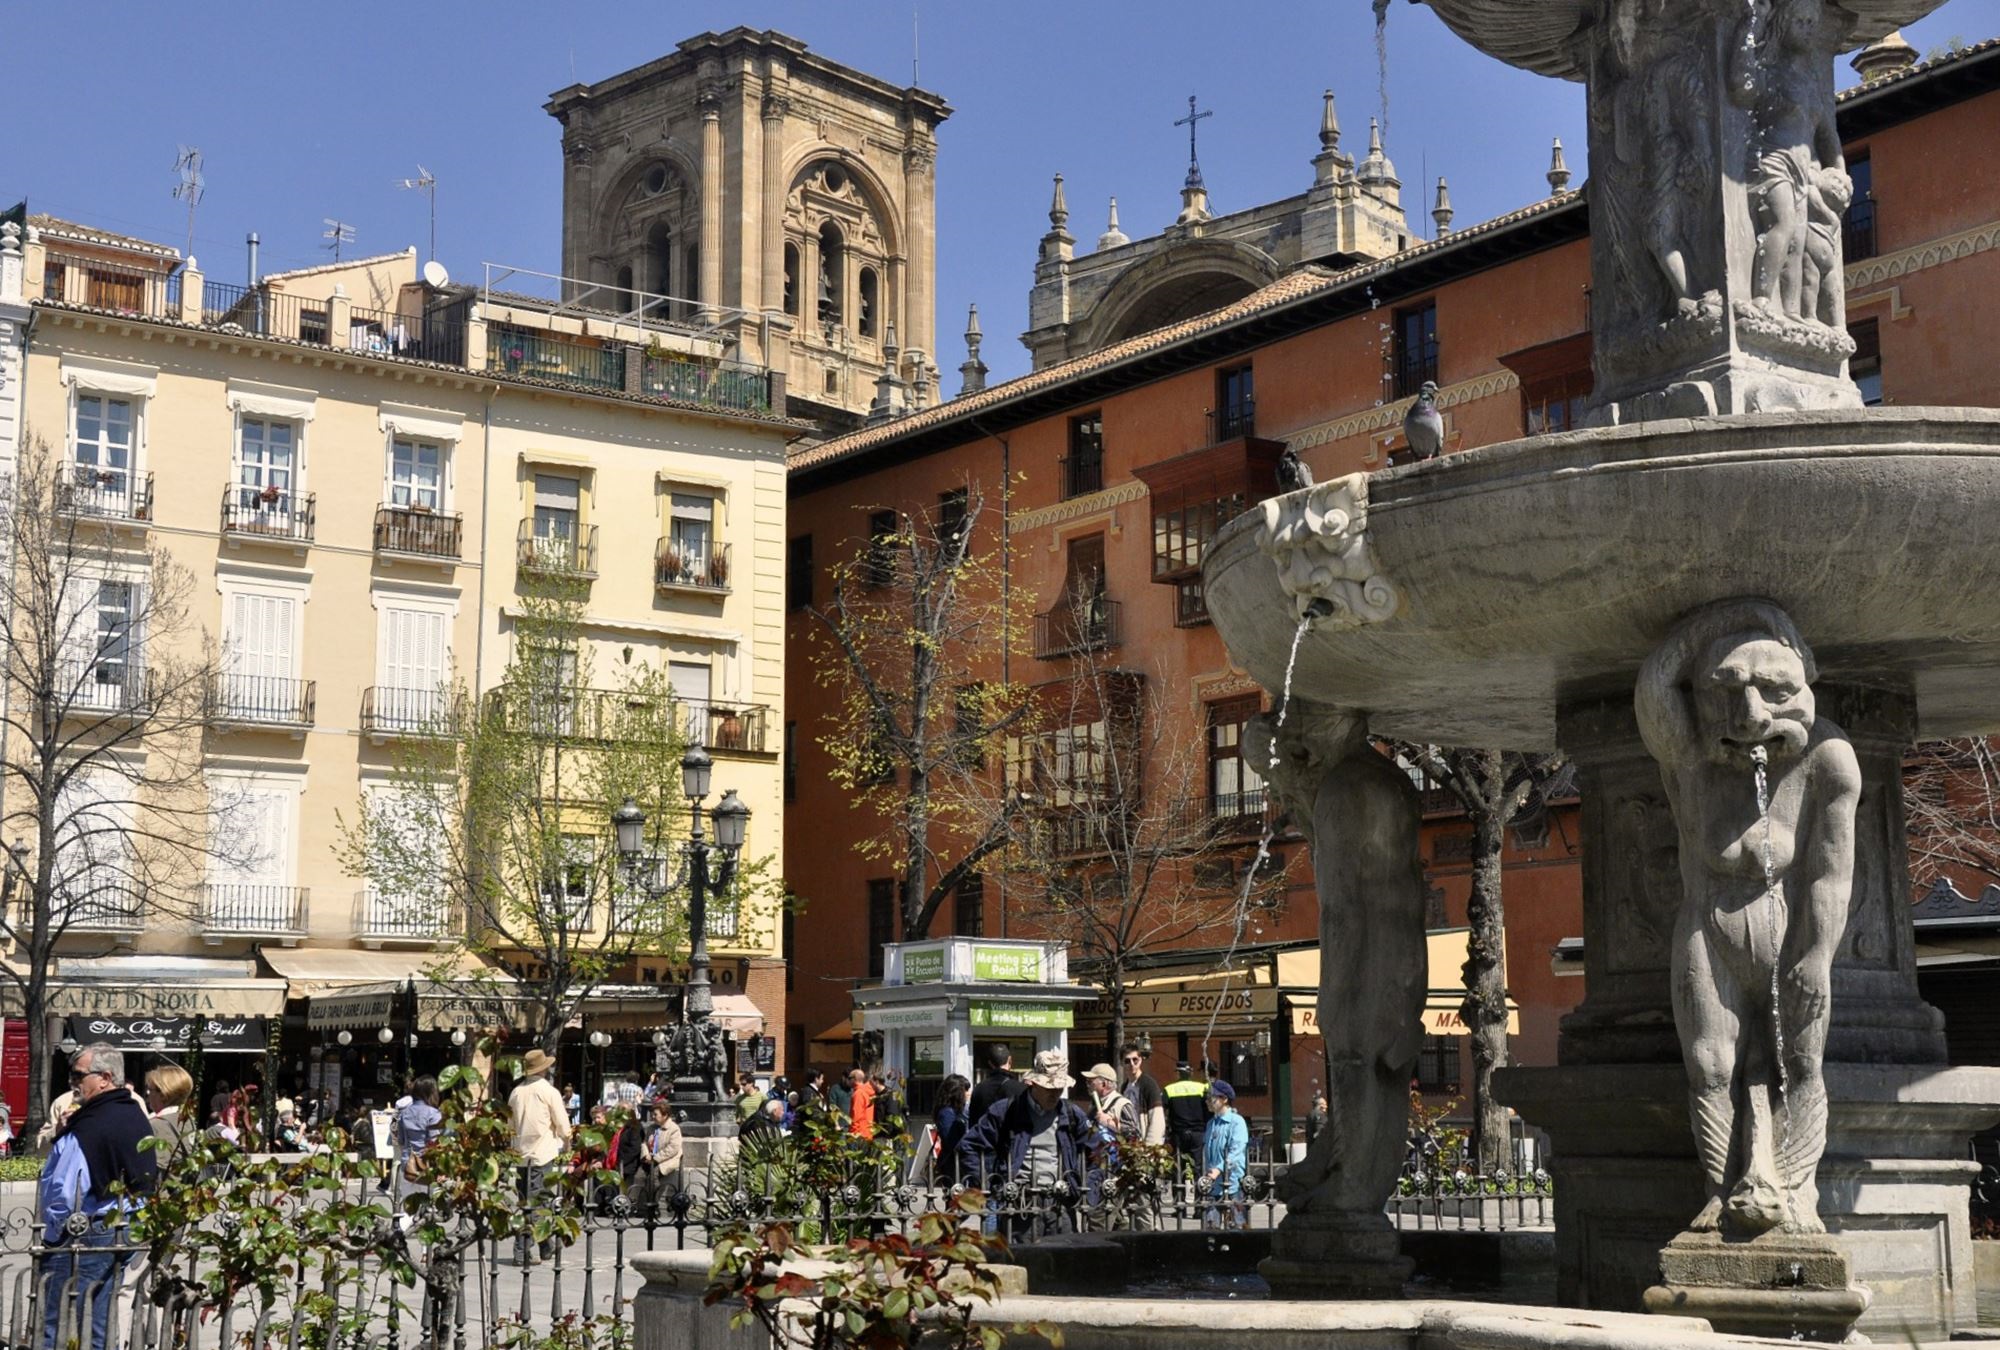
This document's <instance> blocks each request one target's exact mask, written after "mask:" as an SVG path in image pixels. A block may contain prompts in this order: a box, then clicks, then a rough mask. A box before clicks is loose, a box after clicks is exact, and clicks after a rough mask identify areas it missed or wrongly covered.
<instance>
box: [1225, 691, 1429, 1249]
mask: <svg viewBox="0 0 2000 1350" xmlns="http://www.w3.org/2000/svg"><path fill="white" fill-rule="evenodd" d="M1273 722H1274V719H1272V718H1271V717H1269V716H1264V717H1259V718H1254V719H1252V721H1251V723H1250V726H1249V728H1248V730H1247V732H1246V735H1245V738H1244V752H1245V754H1246V756H1247V757H1248V761H1247V762H1248V763H1249V764H1250V766H1251V767H1252V768H1254V769H1255V770H1256V771H1257V772H1258V773H1259V774H1261V775H1263V776H1264V778H1265V779H1266V780H1267V781H1268V782H1269V783H1270V784H1271V786H1272V788H1273V789H1274V790H1275V791H1276V793H1277V796H1278V799H1279V801H1280V802H1281V803H1282V804H1283V805H1284V807H1285V809H1286V811H1287V812H1288V813H1289V815H1290V816H1291V820H1292V823H1293V824H1294V825H1295V826H1297V827H1298V828H1299V830H1300V831H1301V832H1302V833H1303V834H1304V835H1305V836H1306V838H1307V840H1308V842H1309V843H1310V844H1311V846H1312V851H1313V872H1314V876H1315V878H1316V879H1317V883H1318V888H1319V936H1320V988H1319V1024H1320V1033H1321V1035H1322V1037H1323V1038H1324V1040H1325V1045H1326V1057H1327V1074H1328V1078H1327V1094H1326V1095H1327V1101H1328V1102H1329V1104H1330V1106H1329V1109H1330V1111H1331V1115H1330V1116H1329V1118H1328V1121H1327V1124H1326V1127H1325V1128H1324V1129H1322V1130H1321V1131H1320V1132H1319V1133H1318V1134H1317V1135H1316V1136H1315V1137H1314V1139H1313V1143H1312V1145H1311V1147H1310V1148H1309V1149H1308V1150H1307V1154H1306V1158H1305V1160H1304V1161H1303V1162H1301V1163H1299V1164H1298V1165H1296V1166H1295V1167H1293V1168H1292V1169H1291V1170H1290V1172H1288V1173H1287V1174H1286V1175H1285V1177H1284V1178H1283V1179H1282V1180H1281V1181H1280V1182H1279V1183H1278V1189H1279V1194H1280V1196H1281V1198H1283V1200H1284V1201H1285V1204H1286V1206H1287V1208H1288V1209H1289V1211H1290V1212H1291V1213H1292V1214H1295V1215H1300V1216H1311V1217H1310V1219H1309V1220H1308V1221H1309V1222H1312V1223H1316V1224H1319V1225H1321V1226H1329V1227H1350V1228H1353V1229H1354V1230H1356V1232H1357V1234H1359V1233H1360V1232H1361V1231H1364V1230H1369V1231H1372V1230H1374V1229H1376V1228H1378V1227H1379V1228H1382V1229H1384V1230H1385V1231H1386V1228H1387V1220H1386V1219H1385V1218H1384V1217H1383V1206H1384V1205H1386V1204H1387V1203H1388V1199H1389V1196H1390V1194H1391V1192H1393V1191H1394V1190H1395V1187H1396V1179H1397V1176H1398V1174H1399V1172H1400V1170H1401V1168H1402V1163H1403V1155H1404V1150H1405V1147H1406V1144H1407V1142H1408V1138H1409V1108H1410V1079H1411V1077H1412V1075H1413V1073H1414V1070H1415V1067H1416V1061H1417V1052H1418V1050H1419V1049H1420V1048H1421V1047H1422V1045H1423V1007H1424V993H1425V988H1426V985H1427V983H1428V973H1427V970H1426V965H1425V962H1426V948H1425V942H1424V882H1423V865H1422V863H1421V861H1420V859H1419V856H1418V851H1417V829H1418V823H1419V821H1420V818H1421V813H1420V811H1419V809H1418V804H1417V796H1416V789H1415V787H1414V786H1412V784H1411V782H1410V779H1409V776H1408V775H1407V774H1405V773H1403V772H1402V771H1401V770H1400V769H1398V768H1397V767H1396V766H1395V764H1394V763H1393V762H1392V761H1391V760H1389V758H1388V757H1387V756H1385V755H1383V754H1381V753H1379V752H1378V751H1377V750H1376V749H1375V748H1374V746H1373V745H1372V744H1370V742H1369V740H1368V734H1367V728H1366V726H1365V725H1364V724H1363V722H1362V721H1361V719H1360V718H1358V717H1354V716H1350V715H1347V714H1344V713H1341V712H1339V711H1336V710H1335V709H1332V708H1327V707H1322V706H1317V705H1314V704H1311V703H1306V702H1304V701H1303V700H1298V699H1294V700H1293V701H1292V704H1291V709H1290V712H1289V714H1288V716H1287V717H1286V721H1285V725H1284V726H1283V727H1282V728H1277V727H1275V726H1274V725H1273ZM1287 1223H1288V1224H1289V1223H1291V1220H1290V1219H1289V1218H1288V1219H1287ZM1389 1236H1390V1238H1391V1239H1392V1240H1391V1242H1390V1243H1389V1247H1390V1249H1391V1251H1393V1248H1394V1242H1393V1237H1394V1234H1393V1233H1390V1234H1389Z"/></svg>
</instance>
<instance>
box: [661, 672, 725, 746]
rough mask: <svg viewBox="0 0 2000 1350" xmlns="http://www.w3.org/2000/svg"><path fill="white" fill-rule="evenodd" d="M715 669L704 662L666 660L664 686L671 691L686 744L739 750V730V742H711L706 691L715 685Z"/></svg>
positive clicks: (708, 692)
mask: <svg viewBox="0 0 2000 1350" xmlns="http://www.w3.org/2000/svg"><path fill="white" fill-rule="evenodd" d="M714 681H715V672H714V669H713V668H712V667H711V666H710V665H709V663H708V662H706V661H669V662H667V687H668V688H669V689H671V690H672V691H673V695H674V706H675V708H676V710H677V711H678V714H679V716H680V719H681V728H680V730H681V734H682V735H683V736H685V737H687V741H688V744H689V745H699V746H704V747H707V748H709V749H737V750H740V749H742V748H743V747H742V745H741V732H740V730H739V732H738V734H737V740H738V744H736V745H734V746H718V745H715V744H714V743H713V740H712V737H711V732H712V731H714V730H715V728H713V727H712V726H711V725H710V724H711V721H712V720H713V717H712V707H711V705H710V702H709V694H710V692H711V690H712V688H713V686H714Z"/></svg>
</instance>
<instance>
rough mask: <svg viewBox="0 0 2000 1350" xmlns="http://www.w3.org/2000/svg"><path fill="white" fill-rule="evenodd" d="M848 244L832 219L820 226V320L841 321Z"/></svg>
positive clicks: (824, 321)
mask: <svg viewBox="0 0 2000 1350" xmlns="http://www.w3.org/2000/svg"><path fill="white" fill-rule="evenodd" d="M845 251H846V244H845V243H844V242H843V241H842V239H841V237H840V227H839V226H837V225H835V224H834V223H833V222H832V221H830V220H829V221H828V222H827V223H826V224H824V225H822V226H820V227H819V321H820V322H821V323H839V322H840V321H841V315H842V309H841V298H842V296H843V295H845V293H846V291H845V284H846V274H845V272H844V271H843V270H842V264H843V263H844V262H845V261H846V259H845V258H844V257H843V254H844V253H845Z"/></svg>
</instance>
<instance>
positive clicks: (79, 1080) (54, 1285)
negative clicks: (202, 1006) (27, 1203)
mask: <svg viewBox="0 0 2000 1350" xmlns="http://www.w3.org/2000/svg"><path fill="white" fill-rule="evenodd" d="M69 1083H70V1088H71V1090H73V1091H74V1092H75V1093H76V1099H77V1101H78V1102H79V1103H80V1104H79V1105H78V1107H77V1108H76V1110H75V1111H74V1112H73V1113H72V1114H71V1115H70V1118H69V1119H68V1120H67V1121H66V1122H64V1124H63V1127H62V1129H61V1130H60V1131H59V1132H58V1133H57V1135H56V1137H55V1144H54V1146H53V1147H52V1148H51V1149H50V1150H49V1157H48V1161H47V1162H45V1163H43V1164H42V1177H41V1189H40V1198H41V1219H42V1240H43V1241H44V1242H46V1243H47V1244H48V1245H49V1247H50V1251H49V1253H48V1255H47V1257H46V1258H45V1265H44V1267H43V1271H42V1277H41V1278H42V1280H43V1281H44V1284H43V1300H42V1307H43V1326H44V1332H43V1339H42V1345H43V1347H44V1350H55V1346H56V1345H57V1342H58V1338H59V1337H61V1338H62V1340H63V1342H64V1343H66V1344H81V1345H83V1346H84V1350H100V1348H101V1347H102V1346H103V1345H104V1344H105V1329H106V1325H107V1323H108V1322H109V1320H110V1316H111V1304H112V1302H113V1300H114V1299H115V1298H116V1297H117V1292H118V1281H119V1277H120V1275H121V1273H122V1272H123V1270H124V1267H125V1263H126V1261H127V1259H128V1258H129V1257H130V1255H131V1253H130V1252H129V1251H121V1250H118V1244H119V1243H121V1242H126V1241H128V1239H127V1237H126V1234H125V1230H124V1224H125V1221H126V1220H127V1219H128V1218H129V1216H130V1214H131V1212H132V1211H133V1210H135V1209H136V1208H137V1207H138V1206H139V1204H141V1203H142V1202H143V1201H144V1199H145V1197H146V1196H148V1195H151V1194H152V1192H153V1188H154V1186H155V1184H156V1183H157V1182H158V1180H159V1165H158V1163H157V1162H156V1161H155V1160H154V1157H153V1153H152V1150H150V1149H142V1148H140V1147H139V1142H140V1141H141V1140H143V1139H150V1138H152V1137H153V1123H152V1121H151V1120H149V1119H148V1118H147V1116H146V1108H145V1107H143V1106H141V1105H140V1104H139V1099H138V1098H137V1097H135V1096H133V1095H132V1089H131V1088H129V1087H128V1086H126V1083H125V1056H124V1054H123V1053H122V1052H121V1051H118V1050H116V1049H113V1048H112V1047H111V1046H108V1045H103V1044H98V1045H87V1046H85V1047H84V1048H83V1049H81V1050H79V1051H77V1052H76V1058H75V1059H73V1060H71V1061H70V1066H69ZM120 1183H122V1188H121V1189H120V1190H118V1191H115V1192H114V1190H113V1187H114V1186H117V1185H119V1184H120ZM86 1316H88V1317H89V1319H90V1339H89V1341H88V1342H87V1343H86V1342H84V1339H83V1327H82V1319H83V1318H84V1317H86ZM65 1322H67V1323H68V1326H67V1328H65V1326H64V1324H65ZM65 1330H67V1331H68V1333H69V1334H68V1335H67V1336H64V1335H63V1332H64V1331H65Z"/></svg>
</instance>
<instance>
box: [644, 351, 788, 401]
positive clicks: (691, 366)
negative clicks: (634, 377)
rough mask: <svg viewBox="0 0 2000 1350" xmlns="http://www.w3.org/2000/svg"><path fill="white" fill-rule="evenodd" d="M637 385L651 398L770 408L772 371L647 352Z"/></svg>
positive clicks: (729, 362)
mask: <svg viewBox="0 0 2000 1350" xmlns="http://www.w3.org/2000/svg"><path fill="white" fill-rule="evenodd" d="M639 387H640V389H641V390H643V391H644V392H645V393H648V394H650V395H652V396H653V397H654V398H666V399H675V400H678V401H680V402H683V403H703V404H707V405H708V406H710V407H716V408H734V409H735V410H737V411H738V412H769V411H770V410H771V372H770V371H768V370H765V369H763V368H762V367H760V366H746V365H739V364H737V363H735V362H731V361H695V360H690V359H687V358H685V357H674V356H656V355H653V354H651V353H648V354H647V355H646V356H645V358H644V364H643V365H642V366H641V374H640V384H639Z"/></svg>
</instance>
